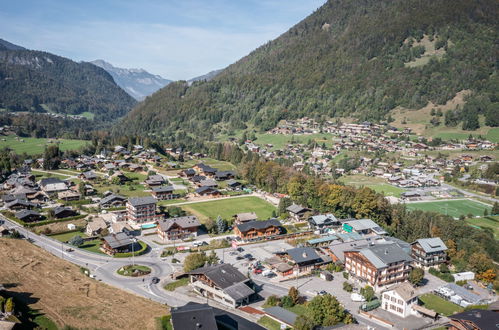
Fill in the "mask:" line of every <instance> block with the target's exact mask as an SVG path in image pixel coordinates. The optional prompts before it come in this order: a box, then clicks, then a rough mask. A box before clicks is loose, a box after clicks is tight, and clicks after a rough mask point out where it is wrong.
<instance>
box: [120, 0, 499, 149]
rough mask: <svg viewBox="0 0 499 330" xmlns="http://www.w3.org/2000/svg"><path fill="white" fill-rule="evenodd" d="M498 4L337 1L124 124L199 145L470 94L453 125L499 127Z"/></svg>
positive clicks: (176, 87)
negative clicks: (248, 131) (285, 124)
mask: <svg viewBox="0 0 499 330" xmlns="http://www.w3.org/2000/svg"><path fill="white" fill-rule="evenodd" d="M498 8H499V5H498V2H497V1H495V0H481V1H469V0H442V1H433V0H336V1H333V0H331V1H328V2H327V3H326V4H325V5H323V6H322V7H321V8H319V9H318V10H317V11H316V12H314V13H313V14H312V15H310V16H309V17H307V18H306V19H304V20H303V21H302V22H300V23H298V24H297V25H295V26H293V27H292V28H291V29H289V31H287V32H286V33H284V34H283V35H281V36H280V37H279V38H277V39H276V40H273V41H270V42H268V43H267V44H265V45H263V46H261V47H260V48H258V49H256V50H255V51H253V52H252V53H251V54H249V55H248V56H246V57H244V58H242V59H241V60H239V61H238V62H236V63H234V64H232V65H230V66H229V67H228V68H226V69H225V70H223V71H222V72H221V73H219V74H218V75H217V76H216V77H215V78H214V79H212V80H211V81H208V82H196V83H193V84H192V85H191V86H188V84H187V83H185V82H177V83H172V84H170V85H168V86H167V87H166V88H163V89H162V90H160V91H159V92H157V93H156V94H154V95H153V96H152V97H151V98H149V99H147V100H146V101H145V102H143V103H141V104H139V105H138V106H137V107H136V108H135V109H134V110H133V111H132V112H131V113H130V114H129V115H128V116H127V117H126V118H125V120H124V121H123V123H122V124H121V125H123V126H119V127H127V132H128V133H130V132H131V133H133V134H144V133H151V134H152V133H154V134H156V135H157V136H161V137H163V138H164V139H165V140H167V141H168V140H177V141H179V140H183V141H188V140H189V139H193V140H196V141H199V140H206V139H211V138H213V137H214V135H215V134H218V133H222V134H229V135H230V134H231V133H233V132H234V131H235V130H238V129H245V128H246V127H247V126H250V127H256V128H259V129H260V130H267V129H269V128H271V127H274V126H275V125H276V123H277V122H278V121H279V120H281V119H284V118H300V117H303V116H313V117H317V118H319V119H320V118H324V117H340V116H345V115H350V116H355V117H356V118H358V119H363V120H365V119H368V120H375V121H376V120H383V119H386V117H387V114H388V113H389V112H390V110H392V109H395V108H397V107H404V108H407V109H420V108H422V107H424V106H426V105H427V104H428V102H432V103H433V104H436V105H439V104H445V103H446V102H447V101H448V100H451V99H452V98H454V97H455V95H456V93H458V92H459V91H462V90H470V91H471V94H470V95H471V96H470V97H472V98H474V100H475V101H474V102H473V103H472V104H473V108H472V109H465V110H466V111H461V110H459V111H456V112H455V113H453V114H452V115H453V116H452V118H454V119H455V120H452V121H449V124H453V125H461V122H462V120H463V119H464V121H465V122H466V121H471V119H474V118H475V117H476V116H478V115H479V114H482V115H484V116H487V117H488V124H489V125H490V126H497V125H499V122H498V121H499V120H497V119H494V118H499V116H497V113H498V101H499V95H498V94H497V90H498V89H497V86H498V83H499V80H498V78H497V67H496V65H497V64H496V63H497V54H498V45H497V44H496V43H495V40H497V37H498V34H497V31H498V20H497V17H498V15H499V9H498ZM465 108H466V107H465ZM466 113H469V114H470V115H469V116H470V118H471V119H468V118H467V117H466V115H465V114H466ZM472 126H473V125H469V126H468V125H467V126H466V127H472ZM199 137H201V138H202V139H199Z"/></svg>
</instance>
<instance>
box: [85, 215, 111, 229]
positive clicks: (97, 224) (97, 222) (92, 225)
mask: <svg viewBox="0 0 499 330" xmlns="http://www.w3.org/2000/svg"><path fill="white" fill-rule="evenodd" d="M104 228H107V223H106V221H104V219H102V218H101V217H97V218H94V219H92V221H91V222H89V223H88V224H87V229H90V230H91V231H97V230H99V229H104Z"/></svg>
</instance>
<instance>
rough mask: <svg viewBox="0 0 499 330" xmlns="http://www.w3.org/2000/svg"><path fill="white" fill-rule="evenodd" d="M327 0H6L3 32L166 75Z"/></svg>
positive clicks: (247, 46)
mask: <svg viewBox="0 0 499 330" xmlns="http://www.w3.org/2000/svg"><path fill="white" fill-rule="evenodd" d="M324 2H325V0H135V1H133V0H3V1H1V6H0V38H2V39H5V40H7V41H9V42H12V43H14V44H17V45H20V46H23V47H25V48H28V49H36V50H44V51H47V52H50V53H54V54H56V55H60V56H64V57H68V58H71V59H72V60H75V61H92V60H95V59H103V60H105V61H107V62H110V63H111V64H113V65H114V66H117V67H123V68H142V69H145V70H147V71H149V72H151V73H153V74H159V75H161V76H163V77H164V78H167V79H172V80H180V79H190V78H193V77H196V76H199V75H202V74H205V73H208V72H209V71H212V70H215V69H221V68H224V67H226V66H228V65H229V64H231V63H233V62H235V61H237V60H238V59H240V58H241V57H243V56H245V55H247V54H248V53H250V52H251V51H252V50H254V49H255V48H257V47H258V46H260V45H262V44H264V43H266V42H267V41H269V40H272V39H274V38H276V37H278V36H279V35H280V34H282V33H284V32H286V31H287V30H288V29H289V28H290V27H291V26H293V25H295V24H296V23H298V22H299V21H301V20H302V19H304V18H305V17H306V16H308V15H310V14H311V13H312V12H313V11H314V10H315V9H317V8H319V7H320V6H321V5H322V4H323V3H324Z"/></svg>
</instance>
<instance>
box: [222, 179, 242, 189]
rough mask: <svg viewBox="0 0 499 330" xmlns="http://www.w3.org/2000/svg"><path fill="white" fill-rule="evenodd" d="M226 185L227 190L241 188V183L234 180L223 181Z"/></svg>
mask: <svg viewBox="0 0 499 330" xmlns="http://www.w3.org/2000/svg"><path fill="white" fill-rule="evenodd" d="M225 182H226V183H227V188H229V189H232V190H239V189H240V188H241V186H242V185H241V182H239V181H236V180H234V179H230V180H227V181H225Z"/></svg>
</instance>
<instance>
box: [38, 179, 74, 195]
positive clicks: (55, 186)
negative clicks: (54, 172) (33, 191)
mask: <svg viewBox="0 0 499 330" xmlns="http://www.w3.org/2000/svg"><path fill="white" fill-rule="evenodd" d="M39 186H40V188H41V189H42V191H44V192H45V193H47V194H55V193H58V192H61V191H65V190H67V189H68V186H67V185H66V183H65V182H64V181H62V180H61V179H58V178H44V179H41V180H40V183H39Z"/></svg>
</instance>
